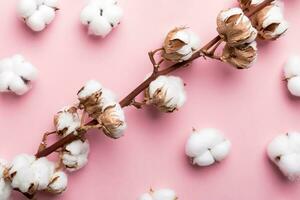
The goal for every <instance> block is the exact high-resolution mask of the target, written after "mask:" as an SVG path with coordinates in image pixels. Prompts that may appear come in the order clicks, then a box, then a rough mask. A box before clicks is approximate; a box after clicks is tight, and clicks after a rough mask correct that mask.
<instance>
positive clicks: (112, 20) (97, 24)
mask: <svg viewBox="0 0 300 200" xmlns="http://www.w3.org/2000/svg"><path fill="white" fill-rule="evenodd" d="M122 15H123V10H122V8H121V7H120V6H119V5H118V3H117V1H112V0H92V1H90V3H89V4H88V5H87V6H86V7H84V8H83V10H82V11H81V15H80V21H81V23H82V24H84V25H87V26H88V30H89V31H88V32H89V34H92V35H96V36H101V37H105V36H106V35H108V34H109V33H110V32H111V30H112V29H113V28H114V27H116V26H117V25H118V24H119V23H120V20H121V18H122Z"/></svg>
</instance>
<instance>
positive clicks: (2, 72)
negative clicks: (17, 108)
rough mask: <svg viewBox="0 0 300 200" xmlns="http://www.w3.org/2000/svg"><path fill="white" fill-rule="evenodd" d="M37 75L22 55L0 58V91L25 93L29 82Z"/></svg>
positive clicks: (35, 70)
mask: <svg viewBox="0 0 300 200" xmlns="http://www.w3.org/2000/svg"><path fill="white" fill-rule="evenodd" d="M36 77H37V69H36V68H35V67H34V66H33V65H32V64H31V63H29V62H27V61H26V60H25V59H24V57H23V56H22V55H19V54H17V55H14V56H12V57H9V58H4V59H2V60H0V92H14V93H15V94H18V95H22V94H25V93H26V92H27V91H28V90H29V89H30V82H31V81H33V80H35V79H36Z"/></svg>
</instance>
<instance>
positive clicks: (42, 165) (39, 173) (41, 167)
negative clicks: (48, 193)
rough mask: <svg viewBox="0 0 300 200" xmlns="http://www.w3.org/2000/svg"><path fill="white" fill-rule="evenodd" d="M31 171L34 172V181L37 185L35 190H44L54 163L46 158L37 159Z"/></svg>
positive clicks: (51, 173) (52, 171)
mask: <svg viewBox="0 0 300 200" xmlns="http://www.w3.org/2000/svg"><path fill="white" fill-rule="evenodd" d="M31 169H32V171H33V172H34V178H35V181H36V182H37V183H38V185H37V189H38V190H44V189H46V188H47V186H48V184H49V183H50V180H51V177H52V175H53V173H54V169H55V166H54V163H52V162H50V161H49V160H48V159H47V158H39V159H37V160H35V161H34V162H33V164H32V165H31Z"/></svg>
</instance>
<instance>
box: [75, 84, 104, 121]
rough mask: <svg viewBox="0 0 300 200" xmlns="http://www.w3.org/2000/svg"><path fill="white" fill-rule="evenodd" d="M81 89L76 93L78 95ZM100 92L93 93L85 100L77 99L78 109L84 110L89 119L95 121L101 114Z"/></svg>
mask: <svg viewBox="0 0 300 200" xmlns="http://www.w3.org/2000/svg"><path fill="white" fill-rule="evenodd" d="M83 89H84V87H83V88H82V89H80V90H79V92H78V93H80V92H81V91H82V90H83ZM101 95H102V92H101V91H97V92H94V93H93V94H92V95H90V96H88V97H86V98H79V108H81V109H84V110H85V112H87V113H88V114H89V116H90V117H92V118H94V119H96V118H97V117H99V115H100V114H101V110H102V108H101V106H100V101H101Z"/></svg>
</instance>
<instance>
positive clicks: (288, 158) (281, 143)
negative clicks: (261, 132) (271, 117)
mask: <svg viewBox="0 0 300 200" xmlns="http://www.w3.org/2000/svg"><path fill="white" fill-rule="evenodd" d="M268 156H269V158H270V159H271V160H272V161H273V163H275V164H276V165H277V167H278V168H279V169H280V171H281V172H282V173H283V174H284V175H285V176H286V177H287V178H288V179H289V180H290V181H295V180H299V177H300V133H299V132H296V131H291V132H288V133H286V134H281V135H279V136H277V137H275V138H274V139H273V140H272V141H271V143H270V144H269V146H268Z"/></svg>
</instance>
